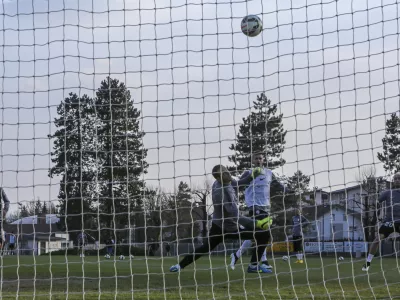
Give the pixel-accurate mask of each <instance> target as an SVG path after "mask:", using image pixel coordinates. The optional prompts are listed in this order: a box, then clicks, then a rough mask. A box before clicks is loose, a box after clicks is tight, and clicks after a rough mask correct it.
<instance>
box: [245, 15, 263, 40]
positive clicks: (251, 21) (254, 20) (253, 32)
mask: <svg viewBox="0 0 400 300" xmlns="http://www.w3.org/2000/svg"><path fill="white" fill-rule="evenodd" d="M241 27H242V32H243V33H244V34H245V35H247V36H249V37H254V36H257V35H259V34H260V32H261V31H262V29H263V24H262V21H261V19H260V18H259V17H257V16H255V15H249V16H246V17H244V18H243V20H242V23H241Z"/></svg>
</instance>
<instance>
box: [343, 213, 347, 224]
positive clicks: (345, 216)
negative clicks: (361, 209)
mask: <svg viewBox="0 0 400 300" xmlns="http://www.w3.org/2000/svg"><path fill="white" fill-rule="evenodd" d="M343 221H345V222H347V214H343Z"/></svg>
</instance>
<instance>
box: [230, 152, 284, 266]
mask: <svg viewBox="0 0 400 300" xmlns="http://www.w3.org/2000/svg"><path fill="white" fill-rule="evenodd" d="M253 165H254V167H255V168H257V167H261V168H262V173H261V175H259V176H258V177H256V178H255V179H254V180H253V181H252V182H251V183H250V184H249V186H248V187H247V188H246V190H245V197H244V199H245V202H246V206H247V209H248V211H249V217H253V218H254V219H256V220H262V219H264V218H266V217H268V215H269V210H270V206H271V204H270V198H271V196H270V190H271V184H273V183H274V184H277V186H278V187H279V189H281V190H284V188H285V187H284V186H283V185H282V184H281V183H280V182H279V181H278V180H276V178H275V176H274V174H273V173H272V171H271V170H269V169H267V168H263V166H264V155H263V154H261V153H257V154H254V155H253ZM250 173H251V170H248V171H246V172H244V173H243V175H242V177H241V178H244V177H246V176H248V175H249V174H250ZM252 244H253V241H252V240H246V241H244V242H243V244H242V246H241V247H240V249H239V250H237V251H236V253H232V254H231V263H230V266H231V269H232V270H234V269H235V265H236V262H237V261H238V260H239V258H240V257H241V256H242V254H243V253H244V252H245V251H246V250H247V249H248V248H250V247H251V246H252ZM266 251H267V250H265V251H264V254H263V256H262V258H261V261H262V265H263V266H264V268H268V269H271V268H272V266H271V265H270V264H269V263H268V259H267V254H266Z"/></svg>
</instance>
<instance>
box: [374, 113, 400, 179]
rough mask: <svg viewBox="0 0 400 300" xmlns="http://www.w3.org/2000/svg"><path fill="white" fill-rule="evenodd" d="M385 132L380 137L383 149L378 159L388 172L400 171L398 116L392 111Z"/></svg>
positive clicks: (399, 127) (399, 120)
mask: <svg viewBox="0 0 400 300" xmlns="http://www.w3.org/2000/svg"><path fill="white" fill-rule="evenodd" d="M385 132H386V134H385V137H384V138H383V139H382V145H383V151H382V152H379V153H378V159H379V160H380V161H381V162H382V163H383V168H384V169H385V171H386V172H389V173H390V174H392V175H393V174H395V173H397V172H400V117H399V116H397V115H396V114H395V113H393V114H392V115H391V117H390V119H388V120H387V121H386V131H385Z"/></svg>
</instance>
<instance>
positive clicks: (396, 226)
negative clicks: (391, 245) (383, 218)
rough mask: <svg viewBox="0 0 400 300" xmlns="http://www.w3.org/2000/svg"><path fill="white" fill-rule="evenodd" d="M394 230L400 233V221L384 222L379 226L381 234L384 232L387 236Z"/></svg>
mask: <svg viewBox="0 0 400 300" xmlns="http://www.w3.org/2000/svg"><path fill="white" fill-rule="evenodd" d="M393 232H398V233H400V223H393V222H384V223H383V224H382V225H381V227H379V234H382V235H384V236H385V238H387V237H388V236H389V235H391V234H392V233H393Z"/></svg>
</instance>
